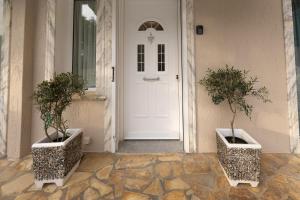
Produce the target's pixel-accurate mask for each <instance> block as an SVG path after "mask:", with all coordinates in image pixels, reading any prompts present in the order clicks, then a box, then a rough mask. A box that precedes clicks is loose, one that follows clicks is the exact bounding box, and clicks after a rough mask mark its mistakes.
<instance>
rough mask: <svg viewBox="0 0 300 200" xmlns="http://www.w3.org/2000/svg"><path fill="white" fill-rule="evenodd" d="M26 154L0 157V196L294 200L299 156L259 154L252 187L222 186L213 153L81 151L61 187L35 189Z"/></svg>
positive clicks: (299, 186) (299, 182)
mask: <svg viewBox="0 0 300 200" xmlns="http://www.w3.org/2000/svg"><path fill="white" fill-rule="evenodd" d="M31 165H32V159H31V156H27V157H26V158H24V159H22V160H20V161H18V162H9V161H7V160H0V187H1V196H0V199H1V200H4V199H17V200H44V199H49V200H63V199H75V200H77V199H87V200H93V199H103V200H112V199H120V200H121V199H124V200H148V199H149V200H150V199H154V200H156V199H163V200H199V199H203V200H213V199H217V200H235V199H237V200H244V199H245V200H247V199H272V200H273V199H274V200H276V199H286V200H296V199H300V156H296V155H288V154H264V155H263V156H262V180H261V184H260V185H259V187H258V188H251V187H250V186H248V185H239V186H238V187H237V188H232V187H230V186H229V185H228V183H227V180H226V179H225V177H224V175H223V172H222V170H221V168H220V166H219V164H218V161H217V158H216V155H215V154H152V155H128V154H127V155H124V154H123V155H121V154H86V155H85V156H84V158H83V160H82V162H81V165H80V167H79V168H78V170H77V171H76V172H75V174H73V176H72V177H71V179H70V180H69V181H68V182H67V183H66V185H65V186H64V187H61V188H57V187H56V186H55V185H52V184H49V185H45V186H44V188H43V190H41V191H39V190H36V189H35V187H34V185H33V175H32V173H31Z"/></svg>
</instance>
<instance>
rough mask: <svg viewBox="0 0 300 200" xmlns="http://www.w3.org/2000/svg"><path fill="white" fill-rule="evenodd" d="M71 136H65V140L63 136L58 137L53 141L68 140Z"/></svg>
mask: <svg viewBox="0 0 300 200" xmlns="http://www.w3.org/2000/svg"><path fill="white" fill-rule="evenodd" d="M69 137H70V136H67V137H65V138H64V140H63V138H62V137H60V138H56V139H55V140H53V142H64V141H66V140H67V139H68V138H69Z"/></svg>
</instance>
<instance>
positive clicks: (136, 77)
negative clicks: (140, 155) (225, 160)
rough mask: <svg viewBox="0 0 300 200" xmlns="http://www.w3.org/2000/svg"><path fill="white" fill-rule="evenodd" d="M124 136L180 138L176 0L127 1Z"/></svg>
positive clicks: (126, 137) (130, 137) (127, 137)
mask: <svg viewBox="0 0 300 200" xmlns="http://www.w3.org/2000/svg"><path fill="white" fill-rule="evenodd" d="M124 21H125V24H124V25H125V37H124V38H125V43H124V44H125V51H124V57H125V60H124V64H125V73H124V74H125V77H124V80H125V81H124V83H125V139H179V127H180V126H179V83H180V82H179V81H178V76H177V75H178V73H179V49H178V48H179V45H178V41H179V38H178V0H125V19H124Z"/></svg>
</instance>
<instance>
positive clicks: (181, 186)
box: [164, 178, 191, 191]
mask: <svg viewBox="0 0 300 200" xmlns="http://www.w3.org/2000/svg"><path fill="white" fill-rule="evenodd" d="M164 187H165V189H166V190H167V191H171V190H187V189H190V188H191V187H190V185H189V184H187V183H186V182H184V181H183V180H182V179H180V178H175V179H171V180H166V181H165V184H164Z"/></svg>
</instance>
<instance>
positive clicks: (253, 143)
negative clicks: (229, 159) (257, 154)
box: [216, 128, 262, 149]
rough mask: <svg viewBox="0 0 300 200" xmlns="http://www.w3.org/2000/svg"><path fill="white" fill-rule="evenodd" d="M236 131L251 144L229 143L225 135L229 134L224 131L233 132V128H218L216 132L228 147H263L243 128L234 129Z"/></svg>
mask: <svg viewBox="0 0 300 200" xmlns="http://www.w3.org/2000/svg"><path fill="white" fill-rule="evenodd" d="M234 130H235V131H236V136H237V137H240V138H241V139H243V140H245V141H246V142H248V143H249V144H231V143H229V142H228V141H227V140H226V139H225V137H226V136H227V134H226V133H224V132H228V131H230V132H231V129H228V128H227V129H226V128H217V129H216V132H217V134H218V136H219V137H220V138H221V140H222V141H223V142H224V143H225V144H226V146H227V147H228V148H243V149H261V148H262V147H261V145H260V144H259V143H258V142H257V141H256V140H255V139H254V138H253V137H251V136H250V135H249V134H248V133H247V132H246V131H245V130H243V129H234Z"/></svg>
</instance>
